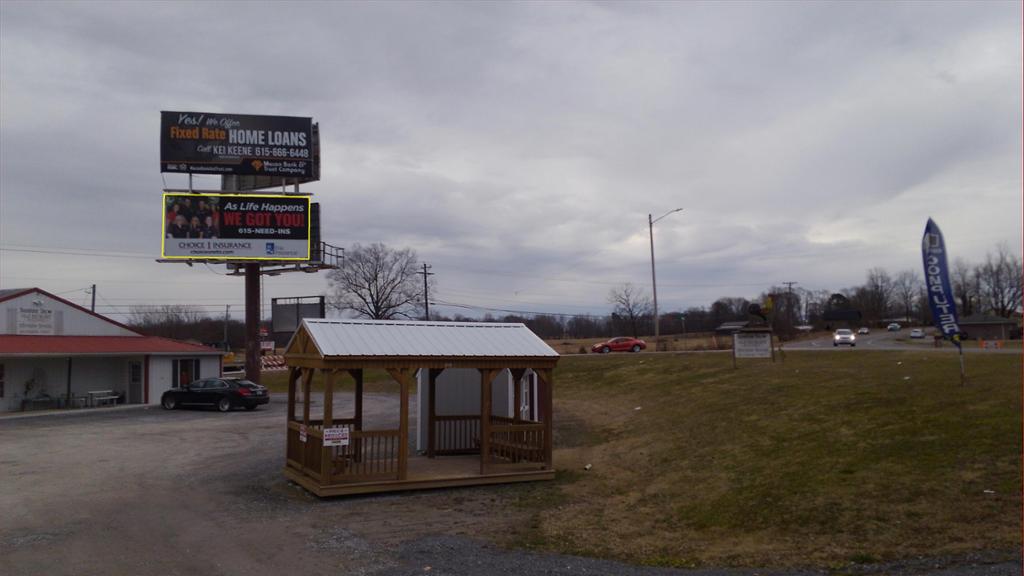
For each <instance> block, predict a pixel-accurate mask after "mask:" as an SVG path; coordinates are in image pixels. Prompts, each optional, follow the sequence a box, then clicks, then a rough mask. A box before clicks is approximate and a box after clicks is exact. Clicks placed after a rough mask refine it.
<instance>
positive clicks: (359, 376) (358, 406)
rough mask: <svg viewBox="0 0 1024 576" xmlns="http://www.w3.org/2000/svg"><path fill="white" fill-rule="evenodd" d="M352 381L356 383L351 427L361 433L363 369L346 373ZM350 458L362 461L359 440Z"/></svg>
mask: <svg viewBox="0 0 1024 576" xmlns="http://www.w3.org/2000/svg"><path fill="white" fill-rule="evenodd" d="M348 373H349V375H350V376H352V379H353V380H355V381H356V388H355V392H354V395H355V410H354V414H353V415H352V419H353V420H355V423H354V424H353V425H352V428H353V429H354V430H359V431H362V429H363V369H362V368H354V369H352V370H349V371H348ZM352 456H353V457H354V458H355V459H356V462H361V461H362V459H363V443H362V441H361V440H360V441H359V442H356V443H355V445H354V446H353V447H352Z"/></svg>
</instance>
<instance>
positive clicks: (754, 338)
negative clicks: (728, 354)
mask: <svg viewBox="0 0 1024 576" xmlns="http://www.w3.org/2000/svg"><path fill="white" fill-rule="evenodd" d="M732 347H733V355H734V356H735V357H736V358H771V357H772V335H771V333H770V332H736V333H735V334H733V335H732Z"/></svg>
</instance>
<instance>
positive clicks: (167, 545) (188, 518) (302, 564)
mask: <svg viewBox="0 0 1024 576" xmlns="http://www.w3.org/2000/svg"><path fill="white" fill-rule="evenodd" d="M392 402H394V397H393V396H387V395H380V394H371V395H368V396H367V399H366V404H365V410H366V414H367V418H368V419H372V418H378V417H381V418H382V417H383V415H384V414H393V409H386V408H387V407H388V406H389V405H390V404H391V403H392ZM284 412H285V410H284V401H283V398H275V399H274V402H272V403H271V405H270V406H268V407H265V408H264V409H260V410H257V411H255V412H246V411H234V412H231V413H228V414H221V413H218V412H215V411H199V410H195V411H174V412H167V411H164V410H161V409H158V408H126V409H119V410H114V411H105V412H93V413H88V412H84V413H75V414H66V415H65V414H59V415H49V416H38V417H31V418H5V419H0V574H4V575H6V576H15V575H30V574H31V575H35V574H48V575H61V574H76V575H90V574H96V575H104V576H109V575H117V574H133V575H148V574H153V575H175V574H183V575H184V574H189V575H192V574H247V575H260V574H268V575H278V574H284V573H300V574H310V575H312V574H395V575H397V574H425V573H429V574H493V573H497V572H502V573H504V574H580V573H586V574H609V575H610V574H688V575H697V574H699V575H706V576H712V575H718V574H754V573H759V574H771V573H772V572H770V571H757V572H753V571H723V570H701V571H685V572H684V571H675V570H667V569H658V568H641V567H634V566H627V565H623V564H618V563H614V562H606V561H601V560H593V559H586V558H577V557H571V556H558V555H548V554H535V553H527V552H520V551H508V550H503V549H501V548H498V547H495V546H494V545H492V544H490V543H489V542H491V541H494V540H496V536H498V535H500V534H501V533H502V532H503V531H504V530H507V529H508V527H509V526H511V525H512V524H514V523H515V522H517V521H521V520H522V518H521V516H520V515H521V513H520V512H517V511H516V509H515V508H514V507H510V506H508V505H507V504H508V503H509V500H510V499H511V497H512V496H513V495H514V494H515V492H514V491H515V490H516V489H517V488H516V487H514V486H511V487H480V488H470V489H458V490H436V491H426V492H412V493H404V494H394V495H376V496H367V497H355V498H342V499H333V500H319V499H317V498H315V497H312V496H310V495H308V494H307V493H306V492H305V491H303V490H301V489H299V488H297V487H295V486H293V485H291V484H289V483H288V482H287V481H286V480H285V479H284V478H283V476H282V474H281V467H282V466H283V462H284V433H283V426H284ZM379 421H380V422H382V423H383V421H382V420H379ZM896 568H898V567H889V569H888V570H887V573H893V574H918V573H927V572H930V571H931V570H930V569H929V570H925V569H924V568H923V567H922V566H917V567H908V568H906V569H905V570H897V569H896ZM949 569H950V568H949V567H948V566H946V567H944V568H943V570H949ZM1019 572H1020V567H1019V565H1012V566H1010V565H1005V564H1002V565H986V564H983V563H982V564H979V565H977V566H975V567H973V568H971V567H969V566H968V567H961V568H956V569H952V571H942V572H936V573H941V574H946V575H953V574H971V575H975V574H976V575H983V574H984V575H986V576H989V575H992V576H995V575H999V574H1019ZM786 573H787V574H795V572H786Z"/></svg>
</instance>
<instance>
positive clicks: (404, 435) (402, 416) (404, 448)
mask: <svg viewBox="0 0 1024 576" xmlns="http://www.w3.org/2000/svg"><path fill="white" fill-rule="evenodd" d="M388 374H390V375H391V377H392V378H394V379H395V380H397V381H398V385H399V388H400V389H401V398H402V401H401V407H400V408H399V410H400V413H399V414H398V479H399V480H405V479H406V478H407V477H408V475H409V387H410V386H409V381H410V380H411V377H410V376H409V369H408V368H389V369H388Z"/></svg>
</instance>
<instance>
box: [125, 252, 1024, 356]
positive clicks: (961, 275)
mask: <svg viewBox="0 0 1024 576" xmlns="http://www.w3.org/2000/svg"><path fill="white" fill-rule="evenodd" d="M420 266H421V263H420V262H419V259H418V258H417V255H416V252H415V250H412V249H411V248H402V249H393V248H390V247H388V246H386V245H385V244H381V243H375V244H370V245H366V246H363V245H360V244H355V245H353V246H352V247H351V248H350V249H349V250H347V251H346V252H345V261H344V264H343V265H342V266H341V267H339V268H337V269H334V270H332V271H330V272H329V273H328V282H329V285H330V293H329V294H328V299H327V300H328V304H329V307H330V309H332V310H333V311H335V312H337V313H342V314H348V315H354V316H357V317H361V318H371V319H423V318H424V308H425V307H424V291H428V292H429V291H430V290H431V289H432V287H433V286H434V282H433V279H432V278H430V277H429V276H428V280H427V284H426V286H424V283H423V277H422V276H421V274H420V272H419V267H420ZM950 282H951V288H952V290H953V293H954V295H955V298H956V305H957V310H958V313H959V315H960V318H966V317H968V316H973V315H977V314H983V315H990V316H998V317H1002V318H1010V317H1012V316H1013V315H1014V314H1019V312H1020V309H1021V298H1022V295H1024V294H1022V269H1021V259H1020V257H1019V256H1018V255H1017V254H1015V253H1013V252H1011V251H1010V250H1009V248H1008V247H1007V246H1006V245H1005V244H999V245H997V246H996V248H995V250H994V251H993V252H989V253H988V254H987V255H986V257H985V259H984V260H983V261H981V262H977V263H970V262H968V261H966V260H964V259H962V258H957V259H955V260H954V261H953V264H952V267H951V269H950ZM607 302H608V304H609V307H610V309H609V312H608V314H604V315H600V314H598V315H581V314H515V313H507V314H492V313H490V312H487V313H485V314H483V315H482V316H470V315H464V314H454V315H452V316H448V315H444V314H437V313H436V312H434V311H431V313H430V319H431V320H439V321H479V322H521V323H523V324H525V325H526V326H527V327H529V328H530V329H531V330H532V331H533V332H534V333H536V334H537V335H538V336H540V337H541V338H605V337H612V336H635V337H640V336H644V335H650V334H653V333H654V317H653V316H654V315H653V306H652V302H651V299H650V297H649V296H648V294H647V292H646V290H645V289H643V288H640V287H637V286H635V285H633V284H623V285H621V286H618V287H615V288H613V289H612V290H610V291H609V293H608V296H607ZM752 305H754V306H755V308H757V309H755V310H753V311H754V312H756V314H752V313H751V312H752ZM854 318H855V319H856V323H857V324H859V325H863V326H870V327H878V326H880V325H882V324H884V323H887V322H889V321H894V320H895V321H903V322H907V323H914V324H921V325H930V324H931V323H932V318H931V310H930V309H929V307H928V304H927V299H926V294H925V286H924V281H923V279H922V277H921V274H920V273H919V272H917V271H916V270H914V269H906V270H901V271H899V272H897V273H895V274H891V273H890V272H888V271H887V270H885V269H883V268H880V267H875V268H871V269H869V270H867V272H866V275H865V281H864V283H863V284H859V285H856V286H851V287H847V288H843V289H840V290H836V291H833V290H827V289H823V290H807V289H804V288H801V287H792V286H790V287H788V288H787V287H783V286H771V287H770V288H768V289H767V290H765V291H763V292H761V293H760V294H759V295H757V296H755V297H753V298H746V297H737V296H723V297H720V298H718V299H716V300H715V301H714V302H712V303H711V304H710V305H709V306H695V307H690V308H687V309H685V310H673V311H669V312H664V313H660V314H659V323H660V324H659V327H658V328H659V332H660V333H661V334H662V335H679V334H687V333H706V332H712V331H714V330H715V329H716V328H718V327H719V326H721V325H722V324H723V323H726V322H742V321H753V322H754V323H763V324H770V325H771V326H772V328H773V329H774V330H775V331H776V332H777V333H778V334H780V335H781V336H783V337H787V336H791V335H793V334H794V333H795V332H796V331H797V330H798V327H800V326H811V327H813V328H817V329H831V328H832V327H833V326H838V325H844V326H845V325H850V324H852V323H853V322H854V320H852V319H854ZM128 323H129V325H131V326H132V327H133V328H136V329H138V330H140V331H141V332H143V333H146V334H151V335H157V336H164V337H168V338H176V339H193V340H199V341H202V342H220V341H221V340H222V339H223V331H224V321H223V319H216V318H210V317H208V316H206V315H204V314H203V313H202V312H200V311H199V309H197V308H194V307H190V306H188V305H166V306H157V307H145V306H139V307H132V310H131V315H130V319H129V322H128ZM228 341H229V343H230V345H231V347H233V348H235V347H241V346H242V345H243V342H244V325H243V324H242V323H241V322H239V321H231V322H228Z"/></svg>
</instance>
